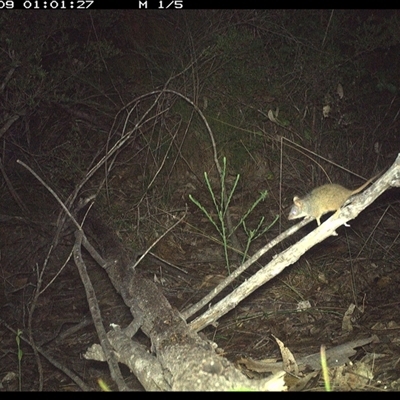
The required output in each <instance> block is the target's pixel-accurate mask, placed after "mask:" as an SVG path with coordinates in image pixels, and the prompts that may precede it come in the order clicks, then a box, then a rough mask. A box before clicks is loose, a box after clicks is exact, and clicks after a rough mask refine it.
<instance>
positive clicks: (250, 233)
mask: <svg viewBox="0 0 400 400" xmlns="http://www.w3.org/2000/svg"><path fill="white" fill-rule="evenodd" d="M225 177H226V158H225V157H224V158H223V166H222V172H221V176H220V179H221V194H220V197H219V199H217V197H216V195H215V193H214V190H213V188H212V187H211V183H210V180H209V179H208V175H207V172H204V179H205V182H206V185H207V188H208V191H209V193H210V195H211V198H212V201H213V203H214V207H215V210H216V212H217V220H214V219H213V217H212V216H211V213H210V212H208V211H207V210H206V209H205V208H204V207H203V206H202V205H201V203H200V202H199V201H198V200H196V199H195V198H194V197H193V196H192V195H189V198H190V200H191V201H192V202H193V203H194V204H196V206H197V207H199V209H200V210H201V211H202V212H203V213H204V215H205V216H206V217H207V219H208V220H209V221H210V222H211V224H212V225H213V226H214V227H215V229H216V230H217V232H218V234H219V236H220V237H221V239H222V243H223V247H224V255H225V262H226V266H227V269H228V273H230V260H229V256H228V249H229V237H230V236H231V235H232V234H234V233H235V232H236V231H237V229H238V228H239V227H240V226H242V227H243V230H244V232H245V233H246V235H247V241H246V245H245V249H244V251H243V253H242V254H243V257H242V261H244V260H245V259H246V257H247V253H248V250H249V247H250V244H251V242H252V241H253V240H255V239H257V238H258V237H260V236H261V235H263V234H264V233H265V232H266V231H267V230H268V229H269V228H270V227H271V226H272V225H273V224H274V223H275V222H276V221H277V219H278V217H277V218H276V219H275V220H274V221H273V222H272V223H271V224H270V225H269V226H268V227H266V228H264V229H262V224H263V222H264V217H262V218H261V219H260V222H259V223H258V225H257V227H256V228H255V229H253V230H251V229H249V228H248V227H247V225H246V218H247V217H248V216H249V215H250V213H251V212H252V211H253V210H254V209H255V207H256V206H257V205H258V203H260V201H262V200H264V199H265V198H266V196H267V191H266V190H264V191H263V192H261V193H260V196H259V197H258V199H257V200H256V201H255V202H254V203H253V204H252V205H251V206H250V208H249V209H248V210H247V211H246V213H245V214H244V215H243V217H242V218H241V219H240V221H239V223H238V224H237V225H236V226H235V227H234V228H233V230H232V232H228V229H227V224H226V214H227V212H228V209H229V205H230V202H231V200H232V196H233V194H234V193H235V190H236V187H237V184H238V182H239V179H240V175H239V174H238V175H237V176H236V179H235V182H234V184H233V187H232V189H231V191H230V193H227V196H224V190H226V189H225ZM225 198H226V201H225V200H224V199H225Z"/></svg>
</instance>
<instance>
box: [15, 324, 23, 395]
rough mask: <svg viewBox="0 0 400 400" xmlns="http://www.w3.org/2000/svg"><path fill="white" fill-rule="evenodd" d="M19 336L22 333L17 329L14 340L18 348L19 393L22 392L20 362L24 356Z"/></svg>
mask: <svg viewBox="0 0 400 400" xmlns="http://www.w3.org/2000/svg"><path fill="white" fill-rule="evenodd" d="M21 335H22V331H21V330H20V329H18V331H17V336H16V338H15V340H16V341H17V348H18V353H17V354H18V389H19V391H21V390H22V369H21V361H22V356H23V355H24V353H23V351H22V349H21Z"/></svg>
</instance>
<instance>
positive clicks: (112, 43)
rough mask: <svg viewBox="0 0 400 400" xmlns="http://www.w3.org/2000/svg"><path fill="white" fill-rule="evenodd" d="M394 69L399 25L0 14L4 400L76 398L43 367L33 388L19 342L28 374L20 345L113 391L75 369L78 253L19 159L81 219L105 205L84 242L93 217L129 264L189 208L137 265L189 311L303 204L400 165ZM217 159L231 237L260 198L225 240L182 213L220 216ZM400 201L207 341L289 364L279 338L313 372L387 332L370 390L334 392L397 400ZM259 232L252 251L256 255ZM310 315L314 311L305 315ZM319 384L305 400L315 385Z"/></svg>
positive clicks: (143, 14) (325, 248) (93, 372)
mask: <svg viewBox="0 0 400 400" xmlns="http://www.w3.org/2000/svg"><path fill="white" fill-rule="evenodd" d="M399 54H400V15H399V12H398V11H390V10H384V11H372V10H364V11H336V10H335V11H329V10H311V11H309V10H306V11H304V10H302V11H294V10H272V11H270V10H268V11H264V10H255V11H254V10H252V11H236V10H226V11H223V10H207V11H206V10H204V11H202V10H198V11H177V12H170V11H168V12H162V11H91V12H89V11H88V12H65V11H61V12H56V11H52V12H51V13H50V12H42V11H35V12H34V13H33V12H28V11H24V12H22V11H11V12H10V11H9V12H3V13H1V14H0V104H1V106H0V139H1V153H0V160H1V164H0V167H1V170H0V185H1V191H0V252H1V253H0V276H1V280H0V281H1V284H0V318H1V324H0V337H1V343H2V346H1V351H0V385H1V388H2V390H18V389H19V385H21V387H22V389H23V390H38V389H39V388H42V387H43V388H44V389H45V390H77V387H76V386H75V385H74V384H72V383H71V381H70V380H69V379H68V378H66V377H65V375H64V374H63V373H62V372H61V371H60V370H58V369H56V368H55V367H54V366H53V365H52V364H50V363H47V361H44V360H43V364H42V365H41V367H40V368H43V374H42V375H40V374H39V373H38V369H39V367H38V361H37V360H38V357H35V354H34V351H33V350H32V346H30V345H28V344H27V343H26V342H23V341H22V342H21V344H20V347H21V349H22V351H23V354H22V357H20V358H21V364H20V368H19V363H18V346H17V342H16V336H17V334H16V332H17V331H18V330H21V331H22V332H23V333H22V336H24V337H25V338H26V339H30V340H31V341H34V342H35V343H36V345H38V346H40V347H41V348H42V349H44V350H46V351H47V352H48V353H49V354H51V355H52V357H53V358H55V359H57V360H58V362H60V363H61V364H64V365H68V368H70V369H72V370H74V371H75V372H76V373H77V374H78V375H79V376H80V377H81V378H82V379H83V380H84V381H85V382H86V383H87V385H88V386H89V387H91V388H93V389H98V386H97V380H98V379H99V378H102V379H104V380H105V381H106V382H107V383H108V385H110V387H111V388H112V389H115V387H114V386H113V383H112V381H111V378H110V377H109V375H108V370H107V368H106V367H105V366H104V365H103V364H102V363H99V362H94V361H87V360H84V359H82V357H81V354H82V353H83V352H85V351H86V349H87V348H88V347H89V346H90V345H91V344H92V343H95V342H98V339H97V337H96V331H95V330H94V328H93V325H92V324H91V318H90V314H89V309H88V306H87V302H86V297H85V292H84V290H83V285H82V283H81V281H80V278H79V274H78V271H77V270H76V267H75V265H74V263H73V262H72V260H69V261H68V257H69V255H70V252H71V249H72V245H73V243H74V237H73V235H71V230H68V229H67V228H63V227H62V225H61V222H62V221H63V218H64V219H65V216H64V214H63V213H62V209H61V207H60V205H59V204H58V203H57V201H56V200H55V199H54V197H53V196H52V195H51V194H50V193H49V191H48V190H47V189H46V188H45V187H44V186H43V184H42V183H40V182H39V181H38V180H37V179H36V178H35V177H34V176H33V175H32V174H31V172H29V171H28V170H27V169H26V168H24V167H23V166H22V165H21V164H20V163H17V160H20V161H22V162H23V163H25V164H26V165H28V166H29V167H30V168H32V169H33V170H34V171H35V172H36V173H37V174H38V175H39V176H40V177H41V178H42V179H43V180H44V181H45V182H46V183H47V185H49V186H50V187H51V188H52V189H53V190H54V191H55V192H56V193H57V195H58V196H59V197H60V199H61V200H62V201H63V202H64V203H65V204H66V205H67V207H68V208H69V209H70V210H71V212H72V211H73V210H75V209H76V207H77V203H78V200H79V198H86V197H89V196H93V198H94V196H95V198H94V204H93V206H92V207H91V208H86V209H84V211H85V212H86V211H87V219H88V224H89V223H90V218H92V217H93V216H94V215H96V217H97V218H98V219H100V220H101V221H102V223H104V225H106V226H107V227H108V228H109V229H110V230H112V231H113V232H114V233H115V234H116V235H117V236H118V237H119V240H120V241H121V244H123V246H124V247H125V248H126V249H128V251H129V252H130V253H131V254H132V258H133V259H135V256H136V255H140V254H142V253H143V252H144V251H145V250H146V249H147V248H148V246H149V245H151V244H152V243H153V242H154V241H155V240H156V239H158V238H159V237H160V236H161V235H163V234H164V233H165V232H166V231H167V230H168V228H170V227H171V226H172V225H173V224H174V223H175V222H176V218H180V217H182V215H183V214H184V212H185V209H186V208H187V214H186V216H185V218H184V222H183V223H181V224H179V225H178V226H177V227H176V228H174V229H173V230H171V231H169V232H168V234H166V235H165V236H164V237H163V238H162V239H161V240H160V241H159V242H158V243H157V245H156V246H155V247H154V248H152V250H151V253H152V254H148V255H147V256H146V257H145V258H144V260H143V261H142V262H141V263H140V264H139V265H138V267H137V268H138V269H140V270H141V272H142V273H143V274H145V275H146V276H148V277H150V278H151V279H155V280H156V282H157V283H158V284H159V286H160V288H161V289H162V291H163V293H164V294H165V296H166V297H167V298H168V300H169V301H170V302H171V304H172V305H173V306H174V307H176V308H177V309H179V310H183V309H184V308H186V307H188V306H189V305H191V304H193V303H195V302H196V301H198V300H200V299H201V298H202V297H203V296H204V295H205V294H206V293H208V292H209V291H210V290H211V289H212V288H213V287H214V286H215V285H216V284H217V283H218V282H219V280H220V279H222V278H223V277H224V276H226V274H227V273H228V271H230V270H231V268H234V266H235V265H237V263H239V262H240V261H241V260H242V257H239V258H238V257H237V253H235V252H233V251H232V250H231V249H230V248H229V246H230V245H233V247H236V246H235V243H240V244H241V245H242V247H241V249H240V250H241V252H242V254H243V253H245V255H247V254H249V255H251V254H253V253H254V252H255V251H257V249H259V248H260V247H262V246H263V245H264V244H265V243H267V242H268V241H269V240H271V239H273V238H274V237H275V236H277V235H278V234H279V232H280V231H283V230H285V229H286V228H287V227H289V226H290V225H292V221H291V222H289V221H287V218H286V214H287V212H288V207H289V206H290V205H291V202H292V198H293V196H294V195H295V194H299V195H301V194H304V193H306V192H308V191H309V190H310V189H312V188H313V187H315V186H318V185H321V184H324V183H327V182H329V181H333V182H337V183H341V184H343V185H344V186H346V187H349V188H354V187H357V186H359V185H361V183H362V182H363V181H361V179H359V177H364V178H369V177H371V176H372V175H374V174H375V173H377V172H378V171H383V170H385V169H386V168H388V167H389V166H390V165H391V164H392V163H393V161H394V159H395V158H396V155H397V154H398V153H399V150H400V122H399V121H400V120H399V110H400V98H399V89H400V57H399ZM200 113H202V115H203V116H204V117H205V119H206V121H207V122H208V124H209V127H210V129H211V131H212V135H213V139H214V140H215V144H213V143H212V142H211V138H210V132H209V131H208V130H207V129H206V126H205V123H204V120H203V119H202V117H201V115H200ZM124 138H125V139H124ZM115 146H117V147H115ZM215 153H216V154H217V158H218V160H219V163H220V165H223V158H224V157H225V159H226V160H227V165H226V174H225V179H224V182H225V183H226V185H227V188H228V191H229V193H230V191H232V190H233V195H232V198H231V201H230V203H229V213H230V217H231V219H232V223H233V226H234V227H236V226H237V225H238V224H239V222H240V221H241V220H242V217H243V216H244V215H245V213H246V211H247V210H248V209H249V208H251V207H252V205H253V204H254V203H255V202H256V200H257V199H258V198H259V197H260V193H261V192H263V191H267V195H266V197H265V199H264V200H262V201H261V202H259V203H258V204H257V205H256V206H255V207H254V210H253V211H252V212H251V213H250V215H249V216H248V218H247V219H246V221H245V223H244V224H243V223H242V224H241V225H240V226H239V227H238V228H237V229H236V231H235V232H234V234H233V235H231V236H230V238H228V233H226V232H225V233H224V232H222V233H221V232H220V233H218V231H217V230H216V229H215V226H213V225H212V224H211V223H210V221H209V219H208V218H207V217H206V216H205V214H204V212H203V211H202V210H201V209H200V208H199V207H198V206H196V205H195V204H194V203H193V202H192V201H191V200H190V198H189V195H191V196H192V197H193V198H194V199H196V200H197V201H198V203H199V204H200V205H201V207H203V209H204V210H206V211H207V212H208V213H209V215H210V216H211V217H215V218H216V211H215V205H214V201H213V199H212V198H211V196H210V190H209V189H208V188H207V184H206V182H205V176H204V172H206V173H207V179H208V181H209V184H210V186H211V187H212V188H214V193H215V196H216V201H217V202H218V201H220V199H221V197H220V193H221V187H220V184H221V179H220V171H218V170H217V168H216V164H215V159H214V155H215ZM106 155H109V157H108V159H107V162H106V163H104V164H101V162H102V158H103V157H105V156H106ZM100 164H101V167H100V168H96V165H100ZM237 174H240V179H239V181H238V182H237V184H236V185H235V184H234V182H235V178H236V176H237ZM78 187H79V191H78V190H77V188H78ZM398 198H399V192H398V190H396V189H392V190H391V191H389V192H387V193H385V195H384V196H382V197H381V198H380V199H378V201H377V202H375V203H374V205H373V206H371V207H370V208H368V209H367V210H365V211H364V212H363V213H362V214H361V215H360V216H359V217H358V218H357V220H355V221H352V224H351V226H352V227H351V229H348V228H346V229H344V228H341V230H340V231H339V232H338V233H339V236H338V237H336V238H329V239H328V240H327V241H325V242H323V243H322V244H320V245H318V246H316V247H315V248H314V249H313V250H312V251H310V252H308V253H307V254H305V255H304V256H303V258H302V259H301V260H300V262H299V263H296V264H295V265H294V266H292V267H290V268H289V269H287V270H286V271H285V272H284V273H283V274H282V275H280V276H279V277H278V279H274V280H273V281H271V282H269V283H268V284H266V285H265V286H263V287H262V288H261V289H259V290H257V291H256V292H255V293H253V294H252V295H251V296H250V297H249V298H248V299H246V301H244V302H243V303H241V304H240V305H239V306H238V307H237V308H236V309H235V310H234V311H232V312H230V313H229V314H228V315H226V316H225V317H223V318H222V319H221V320H220V321H219V323H220V324H219V326H218V327H211V326H210V327H207V328H206V329H205V330H204V333H205V334H206V335H207V336H208V337H209V338H210V339H212V340H214V341H215V342H217V343H218V345H219V347H220V348H222V349H223V350H224V351H225V353H226V356H227V357H228V358H229V359H230V360H237V359H239V358H241V357H253V358H255V359H261V358H272V357H279V349H278V347H277V345H276V343H275V341H274V340H273V336H272V335H275V336H276V337H278V338H280V340H282V341H284V342H285V344H286V345H287V346H288V347H289V348H290V349H291V350H292V351H294V352H298V353H303V354H311V353H315V352H318V351H319V347H320V345H321V344H325V345H326V346H327V347H330V346H333V345H337V344H340V343H343V342H345V341H347V340H351V339H353V338H359V337H368V336H371V334H372V333H377V335H378V337H379V339H380V343H379V344H375V347H373V346H372V345H370V346H369V347H368V346H367V347H365V348H363V349H362V350H361V349H360V351H359V352H358V353H357V354H356V355H355V356H354V357H353V359H352V361H353V363H357V362H358V363H359V364H358V365H362V366H363V367H364V369H365V370H368V371H370V370H371V375H368V376H370V377H371V378H372V379H371V380H368V382H365V381H363V380H361V381H356V382H355V383H354V382H353V383H349V380H348V379H345V378H343V377H344V376H346V374H345V372H346V371H345V372H343V370H341V371H340V372H338V371H337V370H334V368H332V371H331V372H332V379H333V381H334V382H335V383H336V388H338V389H349V388H354V389H363V388H369V389H371V388H374V389H379V390H381V389H382V390H383V389H385V388H388V389H392V390H394V389H399V388H400V386H399V385H400V364H399V363H398V360H399V353H400V350H399V343H398V339H397V342H396V338H397V337H398V332H399V329H400V325H399V324H400V307H399V303H400V297H399V290H398V288H399V284H400V265H399V260H398V254H399V251H400V248H399V246H400V242H399V238H398V232H399V226H400V223H399V221H400V219H399V201H398ZM277 215H279V216H280V219H279V221H278V222H277V223H276V224H274V225H273V226H272V227H271V228H270V229H267V227H269V225H271V224H272V222H273V221H274V219H275V217H276V216H277ZM261 218H264V219H263V220H262V224H260V225H259V222H260V220H261ZM67 220H68V218H67ZM314 224H315V225H314ZM315 226H316V223H315V222H312V223H311V224H310V225H308V226H307V228H305V230H306V231H307V229H313V228H314V227H315ZM251 230H254V231H257V232H258V233H259V235H256V236H255V237H254V238H252V240H249V237H250V233H249V232H250V231H251ZM92 232H93V235H94V236H95V234H96V233H98V234H100V232H98V231H97V232H96V228H92ZM302 235H304V231H301V233H297V234H296V239H298V238H300V237H301V236H302ZM296 239H293V241H294V240H296ZM235 240H236V242H235ZM290 240H291V239H290ZM224 241H225V245H226V246H225V251H224V245H223V243H224ZM246 243H248V246H246ZM284 246H287V245H284ZM282 248H284V247H282ZM98 250H99V251H101V249H98ZM244 258H245V257H244ZM160 259H162V260H164V261H161V260H160ZM170 264H172V266H171V265H170ZM176 267H179V268H180V269H177V268H176ZM181 269H183V270H184V271H185V272H187V273H183V272H182V271H181ZM255 271H256V269H254V270H252V271H247V272H246V274H247V275H246V276H245V278H247V277H248V276H250V275H251V274H252V273H254V272H255ZM89 273H90V275H91V279H92V281H93V285H94V286H95V290H96V291H97V292H96V293H97V296H98V300H99V302H100V306H101V310H102V313H103V314H102V317H103V319H104V323H105V326H108V325H109V324H110V323H112V322H115V319H116V318H118V320H119V321H124V323H126V324H128V323H129V312H128V311H127V309H126V307H125V306H124V304H123V303H122V302H121V300H120V298H119V296H118V295H117V294H116V293H115V291H114V289H113V287H112V286H111V285H110V283H109V282H108V280H107V276H106V275H105V274H104V272H103V271H102V270H99V268H98V267H96V265H95V264H93V265H92V266H91V267H90V268H89ZM304 300H308V301H310V304H311V308H310V309H308V310H307V311H304V312H302V313H299V312H297V307H298V304H299V302H300V301H304ZM351 303H354V304H356V305H357V306H360V308H362V307H364V309H363V311H364V313H363V314H361V318H360V319H359V320H358V321H357V322H355V327H354V330H353V332H351V333H347V334H346V335H345V334H344V333H343V331H342V317H343V314H344V313H345V311H346V310H347V309H348V307H349V305H350V304H351ZM119 323H122V322H119ZM79 324H81V325H80V329H79V330H77V331H75V332H72V331H70V328H72V327H74V326H76V325H79ZM66 332H67V334H65V333H66ZM64 334H65V336H63V335H64ZM143 341H145V338H143ZM370 354H376V356H377V360H374V363H373V365H372V362H370V361H368V360H369V359H368V360H366V359H365V357H366V355H370ZM20 355H21V353H20ZM123 372H124V373H125V375H126V376H127V377H129V376H130V374H129V371H123ZM251 373H252V374H256V372H251ZM357 373H358V374H360V370H357ZM249 374H250V372H249ZM256 375H257V374H256ZM339 375H340V376H341V378H340V379H339V377H338V376H339ZM257 376H258V375H257ZM19 378H20V379H21V381H19ZM318 378H319V375H318V376H317V377H316V378H315V379H314V380H312V381H311V383H310V385H309V386H308V387H309V388H320V387H322V383H321V382H322V379H318ZM129 379H130V380H132V377H129ZM129 384H130V385H131V387H135V383H134V382H129ZM136 387H137V386H136Z"/></svg>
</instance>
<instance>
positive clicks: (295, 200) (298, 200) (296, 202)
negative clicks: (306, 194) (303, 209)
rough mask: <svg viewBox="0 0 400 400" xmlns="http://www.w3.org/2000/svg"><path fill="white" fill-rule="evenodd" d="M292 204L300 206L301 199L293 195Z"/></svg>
mask: <svg viewBox="0 0 400 400" xmlns="http://www.w3.org/2000/svg"><path fill="white" fill-rule="evenodd" d="M293 204H294V205H295V206H300V205H301V200H300V197H299V196H294V197H293Z"/></svg>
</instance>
